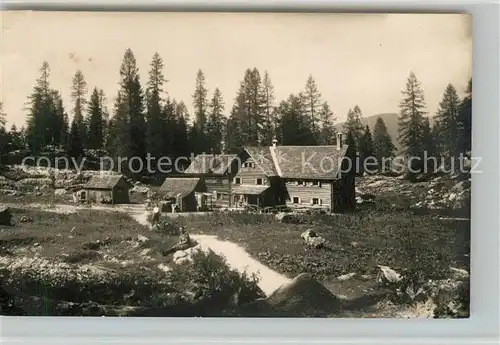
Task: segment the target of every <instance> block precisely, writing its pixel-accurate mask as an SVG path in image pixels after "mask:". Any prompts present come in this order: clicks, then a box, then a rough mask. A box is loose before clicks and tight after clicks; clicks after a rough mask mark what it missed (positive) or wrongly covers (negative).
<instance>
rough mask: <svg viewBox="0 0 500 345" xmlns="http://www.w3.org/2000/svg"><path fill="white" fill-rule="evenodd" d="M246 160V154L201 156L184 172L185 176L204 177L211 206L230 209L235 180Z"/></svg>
mask: <svg viewBox="0 0 500 345" xmlns="http://www.w3.org/2000/svg"><path fill="white" fill-rule="evenodd" d="M244 159H246V157H245V155H244V153H240V154H218V155H214V154H199V155H197V156H196V157H195V158H194V159H193V161H192V162H191V164H190V165H189V167H188V168H187V169H186V170H185V171H184V176H186V177H203V180H204V184H205V188H206V193H207V194H210V195H211V205H212V206H213V207H230V206H231V204H232V203H231V188H232V182H233V178H234V175H236V174H237V173H238V171H239V168H240V165H241V161H242V160H244Z"/></svg>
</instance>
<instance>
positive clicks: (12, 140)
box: [8, 124, 25, 151]
mask: <svg viewBox="0 0 500 345" xmlns="http://www.w3.org/2000/svg"><path fill="white" fill-rule="evenodd" d="M8 134H9V141H8V150H9V151H15V150H22V149H24V148H25V140H24V137H23V132H22V131H21V130H18V129H17V126H16V125H15V124H12V126H11V128H10V130H9V133H8Z"/></svg>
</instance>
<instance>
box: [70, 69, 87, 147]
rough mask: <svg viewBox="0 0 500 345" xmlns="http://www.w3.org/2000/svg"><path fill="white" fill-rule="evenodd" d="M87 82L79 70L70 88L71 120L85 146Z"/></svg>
mask: <svg viewBox="0 0 500 345" xmlns="http://www.w3.org/2000/svg"><path fill="white" fill-rule="evenodd" d="M86 96H87V82H86V81H85V78H84V77H83V73H82V71H80V70H77V71H76V72H75V75H74V76H73V83H72V86H71V97H72V99H73V119H74V120H75V123H76V124H75V125H76V126H77V128H78V134H79V137H80V140H82V143H84V144H85V139H86V134H87V128H86V126H85V120H84V114H85V107H86V105H87V100H86Z"/></svg>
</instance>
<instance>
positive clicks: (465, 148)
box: [457, 79, 472, 153]
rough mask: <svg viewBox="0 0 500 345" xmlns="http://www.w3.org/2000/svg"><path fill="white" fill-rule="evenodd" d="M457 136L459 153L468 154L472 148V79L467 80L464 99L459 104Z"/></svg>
mask: <svg viewBox="0 0 500 345" xmlns="http://www.w3.org/2000/svg"><path fill="white" fill-rule="evenodd" d="M457 136H458V149H459V152H460V153H466V152H469V151H470V150H471V147H472V79H470V80H469V83H468V85H467V89H466V95H465V98H464V99H463V100H462V103H461V104H460V110H459V115H458V135H457Z"/></svg>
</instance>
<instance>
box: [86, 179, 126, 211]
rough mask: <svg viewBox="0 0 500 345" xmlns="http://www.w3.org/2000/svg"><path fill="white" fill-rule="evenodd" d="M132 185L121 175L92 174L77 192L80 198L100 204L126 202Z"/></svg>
mask: <svg viewBox="0 0 500 345" xmlns="http://www.w3.org/2000/svg"><path fill="white" fill-rule="evenodd" d="M131 187H132V185H131V184H130V183H129V182H127V181H126V180H125V178H124V177H123V176H121V175H110V176H93V177H92V178H91V179H90V180H89V182H87V183H86V184H85V185H84V186H83V188H82V190H80V192H79V196H80V200H83V201H87V202H92V203H101V204H128V203H129V202H130V198H129V191H130V188H131Z"/></svg>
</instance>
